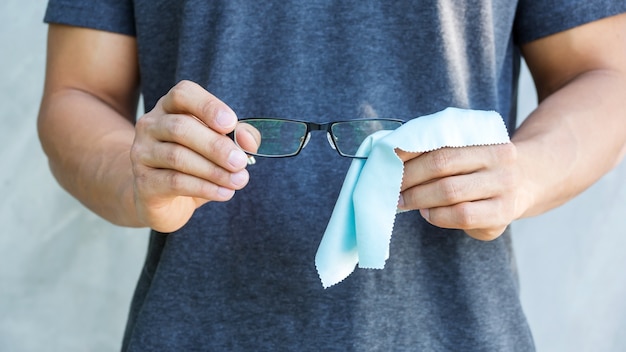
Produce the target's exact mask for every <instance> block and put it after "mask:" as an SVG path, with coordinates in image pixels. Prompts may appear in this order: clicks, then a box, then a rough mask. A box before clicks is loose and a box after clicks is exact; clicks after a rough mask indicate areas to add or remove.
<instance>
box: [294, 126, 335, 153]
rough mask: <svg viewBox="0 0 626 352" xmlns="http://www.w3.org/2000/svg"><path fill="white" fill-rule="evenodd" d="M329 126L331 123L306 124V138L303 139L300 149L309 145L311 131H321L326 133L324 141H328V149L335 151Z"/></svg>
mask: <svg viewBox="0 0 626 352" xmlns="http://www.w3.org/2000/svg"><path fill="white" fill-rule="evenodd" d="M331 125H332V123H315V122H307V123H306V129H307V132H306V137H304V138H305V139H304V143H302V148H301V149H304V147H306V145H307V144H308V143H309V140H310V139H311V132H312V131H323V132H326V139H327V140H328V144H330V147H331V148H333V150H337V146H336V145H335V143H334V142H333V137H332V132H331V130H330V126H331Z"/></svg>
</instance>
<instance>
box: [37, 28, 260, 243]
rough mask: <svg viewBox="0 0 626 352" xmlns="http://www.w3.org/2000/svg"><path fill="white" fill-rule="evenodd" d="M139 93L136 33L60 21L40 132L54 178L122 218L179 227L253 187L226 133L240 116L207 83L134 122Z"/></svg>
mask: <svg viewBox="0 0 626 352" xmlns="http://www.w3.org/2000/svg"><path fill="white" fill-rule="evenodd" d="M138 89H139V75H138V63H137V52H136V43H135V39H134V38H132V37H129V36H124V35H119V34H113V33H108V32H102V31H96V30H90V29H85V28H77V27H68V26H61V25H51V26H50V29H49V36H48V57H47V67H46V84H45V88H44V95H43V99H42V103H41V109H40V114H39V120H38V129H39V135H40V140H41V143H42V146H43V149H44V151H45V152H46V154H47V155H48V158H49V163H50V168H51V170H52V172H53V174H54V176H55V177H56V178H57V180H58V182H59V183H60V184H61V185H62V186H63V187H64V188H65V189H66V190H68V192H70V193H71V194H72V195H73V196H75V197H76V198H77V199H79V200H80V201H81V202H82V203H83V204H85V205H86V206H87V207H88V208H90V209H91V210H93V211H94V212H95V213H97V214H99V215H100V216H102V217H103V218H105V219H107V220H109V221H111V222H113V223H115V224H118V225H123V226H135V227H140V226H149V227H152V228H154V229H156V230H159V231H163V232H171V231H174V230H176V229H178V228H179V227H181V226H182V225H184V224H185V223H186V222H187V220H188V219H189V217H191V215H192V213H193V212H194V211H195V209H196V208H197V207H198V206H200V205H202V204H204V203H206V202H207V201H209V200H218V201H225V200H228V199H230V198H231V197H232V195H233V193H234V191H235V190H236V189H240V188H242V187H243V186H245V184H246V183H247V181H248V174H247V172H246V170H245V169H244V168H245V165H246V156H245V154H244V153H243V152H241V151H240V150H238V148H237V147H236V146H235V145H234V143H233V142H232V141H231V140H230V139H229V138H228V137H226V136H225V135H224V134H226V133H228V132H230V131H231V130H232V129H233V128H234V126H235V124H236V121H237V118H236V116H235V114H234V113H233V112H232V110H231V109H230V108H229V107H228V106H226V105H225V104H224V103H223V102H221V101H219V100H218V99H217V98H215V97H213V96H212V95H211V94H209V93H208V92H206V91H205V90H204V89H203V88H201V87H200V86H198V85H196V84H194V83H191V82H181V83H180V84H178V85H176V86H175V87H173V88H172V90H171V91H170V92H169V93H168V94H166V95H165V96H164V97H163V98H161V100H159V102H158V104H157V106H155V108H154V109H153V110H152V111H150V112H149V113H147V114H146V115H144V116H143V117H142V118H141V119H140V120H139V121H138V123H137V124H136V126H133V123H132V121H134V117H135V114H136V106H137V99H138Z"/></svg>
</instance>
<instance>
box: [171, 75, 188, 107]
mask: <svg viewBox="0 0 626 352" xmlns="http://www.w3.org/2000/svg"><path fill="white" fill-rule="evenodd" d="M192 84H193V83H192V82H191V81H187V80H182V81H180V82H178V83H177V84H176V85H174V86H173V87H172V89H170V91H169V92H168V96H169V101H170V103H171V104H172V106H175V107H181V106H184V105H185V102H186V98H187V95H188V92H189V90H190V89H192Z"/></svg>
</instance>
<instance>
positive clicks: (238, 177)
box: [230, 170, 249, 187]
mask: <svg viewBox="0 0 626 352" xmlns="http://www.w3.org/2000/svg"><path fill="white" fill-rule="evenodd" d="M248 178H249V175H248V172H247V171H246V170H241V171H239V172H235V173H234V174H232V175H230V182H232V183H233V185H235V186H237V187H241V186H243V185H245V184H246V183H248Z"/></svg>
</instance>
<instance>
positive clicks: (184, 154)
mask: <svg viewBox="0 0 626 352" xmlns="http://www.w3.org/2000/svg"><path fill="white" fill-rule="evenodd" d="M236 124H237V117H236V115H235V113H234V112H233V111H232V110H231V109H230V108H229V107H228V106H227V105H226V104H224V103H223V102H222V101H220V100H219V99H217V98H216V97H214V96H213V95H211V94H210V93H209V92H207V91H206V90H204V89H203V88H202V87H201V86H199V85H197V84H195V83H193V82H189V81H182V82H180V83H178V84H177V85H176V86H174V87H173V88H172V89H171V90H170V91H169V92H168V93H167V94H166V95H165V96H163V97H162V98H161V99H160V100H159V101H158V103H157V104H156V106H155V107H154V109H153V110H152V111H150V112H149V113H147V114H145V115H144V116H143V117H141V118H140V119H139V121H138V122H137V124H136V134H135V140H134V143H133V146H132V149H131V154H130V156H131V161H132V165H133V174H134V199H135V206H136V209H137V215H138V217H139V219H140V221H142V222H144V223H145V224H147V225H149V226H150V227H151V228H153V229H156V230H159V231H162V232H171V231H174V230H177V229H178V228H180V227H182V226H183V225H184V224H185V223H186V222H187V221H188V220H189V218H190V217H191V215H192V214H193V212H194V211H195V209H196V208H198V207H199V206H201V205H202V204H204V203H206V202H208V201H226V200H229V199H231V198H232V197H233V195H234V193H235V191H236V190H239V189H241V188H243V187H244V186H245V185H246V184H247V183H248V177H249V175H248V172H247V171H246V169H245V167H246V165H247V156H246V154H245V153H244V152H243V151H241V149H239V148H238V147H237V146H236V145H235V143H234V142H233V141H232V140H231V139H230V138H229V137H227V136H226V134H228V133H230V132H232V131H233V129H234V128H235V125H236Z"/></svg>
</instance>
